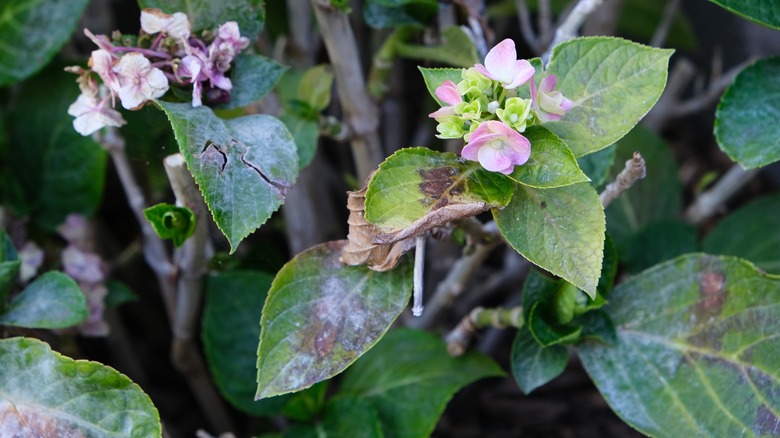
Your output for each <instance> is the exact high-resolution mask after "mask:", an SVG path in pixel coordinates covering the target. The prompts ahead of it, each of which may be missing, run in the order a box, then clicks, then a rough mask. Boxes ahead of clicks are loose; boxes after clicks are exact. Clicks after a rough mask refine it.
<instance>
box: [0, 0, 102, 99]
mask: <svg viewBox="0 0 780 438" xmlns="http://www.w3.org/2000/svg"><path fill="white" fill-rule="evenodd" d="M87 3H89V1H88V0H4V1H3V2H0V86H5V85H10V84H13V83H15V82H18V81H20V80H22V79H25V78H27V77H29V76H32V75H33V74H34V73H35V72H37V71H38V70H40V69H41V68H43V67H44V66H45V65H46V64H48V63H49V61H51V59H52V58H53V57H54V55H55V54H56V53H57V52H58V51H59V50H60V48H61V47H62V46H63V45H64V44H65V43H66V42H67V41H68V39H69V38H70V35H71V34H72V33H73V31H74V30H75V28H76V24H77V23H78V22H79V19H80V18H81V14H82V13H83V12H84V8H86V7H87ZM74 100H75V99H74Z"/></svg>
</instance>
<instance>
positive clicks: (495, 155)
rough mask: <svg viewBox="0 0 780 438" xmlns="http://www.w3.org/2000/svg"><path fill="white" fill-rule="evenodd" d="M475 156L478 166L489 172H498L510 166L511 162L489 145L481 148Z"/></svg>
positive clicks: (500, 151) (501, 152)
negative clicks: (477, 159)
mask: <svg viewBox="0 0 780 438" xmlns="http://www.w3.org/2000/svg"><path fill="white" fill-rule="evenodd" d="M477 155H478V158H479V164H481V165H482V167H484V168H485V169H487V170H489V171H491V172H499V171H502V170H505V169H506V168H507V167H509V166H512V161H511V160H510V159H509V157H507V156H506V155H504V153H503V151H502V150H499V149H497V148H494V147H492V146H490V145H487V146H483V147H481V148H480V149H479V152H478V154H477Z"/></svg>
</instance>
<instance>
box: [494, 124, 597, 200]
mask: <svg viewBox="0 0 780 438" xmlns="http://www.w3.org/2000/svg"><path fill="white" fill-rule="evenodd" d="M523 135H524V136H525V137H526V138H527V139H528V140H529V141H530V142H531V157H530V158H529V159H528V162H526V163H525V164H523V165H522V166H515V170H514V172H512V173H511V174H510V175H509V178H511V179H513V180H515V181H517V182H519V183H520V184H524V185H527V186H531V187H537V188H541V189H547V188H554V187H562V186H568V185H571V184H576V183H580V182H585V181H588V180H589V179H588V177H587V175H585V174H584V173H583V172H582V170H580V166H579V165H577V159H576V158H574V154H572V153H571V151H570V150H569V148H568V147H567V146H566V143H564V142H562V141H561V139H560V138H558V136H556V135H555V134H553V133H552V132H550V131H549V130H547V128H545V127H543V126H531V127H529V128H528V129H527V130H526V131H525V132H524V133H523Z"/></svg>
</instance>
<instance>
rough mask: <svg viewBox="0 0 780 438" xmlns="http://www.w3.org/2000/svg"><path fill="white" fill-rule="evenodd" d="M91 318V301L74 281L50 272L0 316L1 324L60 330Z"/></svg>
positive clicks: (16, 298)
mask: <svg viewBox="0 0 780 438" xmlns="http://www.w3.org/2000/svg"><path fill="white" fill-rule="evenodd" d="M87 316H89V311H88V310H87V300H86V298H84V294H83V293H82V292H81V289H79V286H78V285H77V284H76V282H75V281H73V279H72V278H70V277H69V276H67V275H65V274H64V273H62V272H57V271H50V272H47V273H45V274H43V275H41V276H40V277H38V278H36V279H35V281H33V282H32V283H30V284H29V285H28V286H27V287H26V288H25V289H24V290H23V291H22V292H21V293H20V294H19V295H17V296H16V297H14V299H13V300H11V305H10V306H8V310H7V311H6V312H5V313H3V314H2V315H0V324H5V325H12V326H16V327H26V328H45V329H57V328H65V327H70V326H73V325H76V324H78V323H80V322H82V321H84V320H85V319H87Z"/></svg>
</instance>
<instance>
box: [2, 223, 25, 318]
mask: <svg viewBox="0 0 780 438" xmlns="http://www.w3.org/2000/svg"><path fill="white" fill-rule="evenodd" d="M21 265H22V262H21V261H20V260H19V256H18V255H17V254H16V248H14V244H13V242H11V238H10V237H8V234H7V233H6V232H5V230H2V229H0V315H1V314H2V312H4V311H5V309H6V307H7V301H6V300H8V294H9V293H10V292H11V289H13V287H14V282H15V281H16V276H17V275H18V274H19V268H20V267H21Z"/></svg>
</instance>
